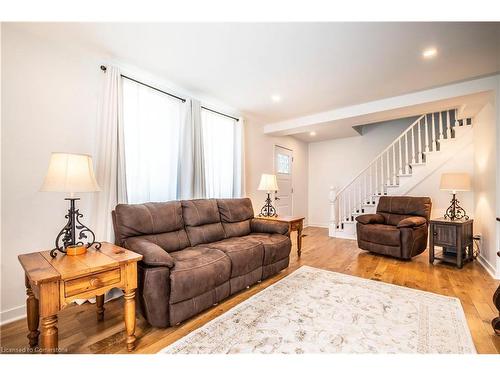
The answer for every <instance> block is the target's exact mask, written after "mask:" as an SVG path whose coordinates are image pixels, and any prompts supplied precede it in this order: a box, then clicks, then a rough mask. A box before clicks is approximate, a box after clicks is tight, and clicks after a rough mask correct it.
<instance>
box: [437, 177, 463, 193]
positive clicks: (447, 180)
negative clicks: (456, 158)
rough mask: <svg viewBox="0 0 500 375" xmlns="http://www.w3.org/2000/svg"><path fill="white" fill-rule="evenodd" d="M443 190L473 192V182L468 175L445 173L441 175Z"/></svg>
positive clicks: (441, 187) (440, 186)
mask: <svg viewBox="0 0 500 375" xmlns="http://www.w3.org/2000/svg"><path fill="white" fill-rule="evenodd" d="M439 189H441V190H449V191H469V190H471V180H470V176H469V174H468V173H443V174H442V175H441V184H440V185H439Z"/></svg>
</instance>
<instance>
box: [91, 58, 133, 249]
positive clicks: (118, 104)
mask: <svg viewBox="0 0 500 375" xmlns="http://www.w3.org/2000/svg"><path fill="white" fill-rule="evenodd" d="M122 110H123V106H122V85H121V75H120V71H119V69H118V68H116V67H112V66H110V67H108V68H107V70H106V73H105V78H104V87H103V96H102V103H101V109H100V119H99V136H98V139H99V143H98V149H97V158H96V178H97V182H98V183H99V186H100V187H101V191H100V192H98V193H96V196H95V199H94V211H93V212H94V215H93V216H92V217H93V222H94V225H93V228H94V230H95V233H96V239H97V240H98V241H110V242H113V241H114V231H113V224H112V220H111V211H112V210H114V209H115V206H116V205H117V203H126V202H127V190H126V185H125V149H124V134H123V116H122V114H123V113H122Z"/></svg>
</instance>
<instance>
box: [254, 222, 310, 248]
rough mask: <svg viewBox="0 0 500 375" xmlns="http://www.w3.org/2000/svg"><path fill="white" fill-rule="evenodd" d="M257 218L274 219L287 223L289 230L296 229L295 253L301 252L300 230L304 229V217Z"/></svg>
mask: <svg viewBox="0 0 500 375" xmlns="http://www.w3.org/2000/svg"><path fill="white" fill-rule="evenodd" d="M257 218H258V219H266V220H274V221H279V222H280V223H287V224H288V230H289V231H290V232H292V231H295V230H296V231H297V255H298V256H299V257H300V255H301V254H302V230H303V229H304V219H305V218H304V217H302V216H274V217H272V216H269V217H267V216H258V217H257Z"/></svg>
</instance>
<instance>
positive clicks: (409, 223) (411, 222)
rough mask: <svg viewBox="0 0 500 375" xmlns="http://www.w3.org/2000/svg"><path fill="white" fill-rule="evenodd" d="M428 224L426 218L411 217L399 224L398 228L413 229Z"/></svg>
mask: <svg viewBox="0 0 500 375" xmlns="http://www.w3.org/2000/svg"><path fill="white" fill-rule="evenodd" d="M425 223H427V220H425V218H424V217H421V216H410V217H407V218H406V219H403V220H401V221H400V222H399V223H398V228H413V227H418V226H420V225H423V224H425Z"/></svg>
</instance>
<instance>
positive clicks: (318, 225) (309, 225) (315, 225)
mask: <svg viewBox="0 0 500 375" xmlns="http://www.w3.org/2000/svg"><path fill="white" fill-rule="evenodd" d="M307 226H308V227H316V228H329V225H328V224H318V223H308V224H307Z"/></svg>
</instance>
